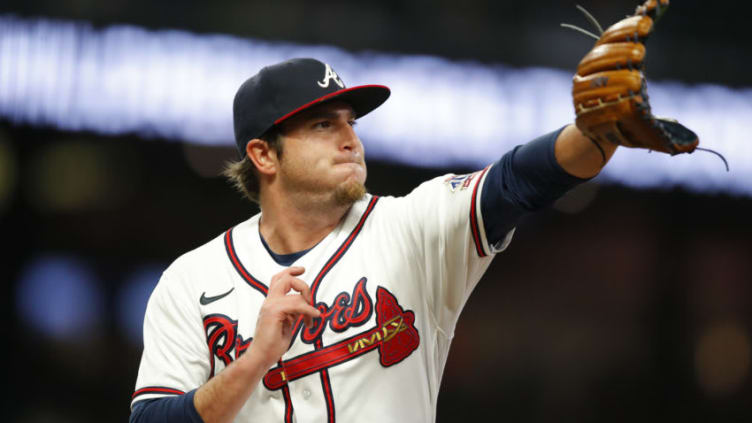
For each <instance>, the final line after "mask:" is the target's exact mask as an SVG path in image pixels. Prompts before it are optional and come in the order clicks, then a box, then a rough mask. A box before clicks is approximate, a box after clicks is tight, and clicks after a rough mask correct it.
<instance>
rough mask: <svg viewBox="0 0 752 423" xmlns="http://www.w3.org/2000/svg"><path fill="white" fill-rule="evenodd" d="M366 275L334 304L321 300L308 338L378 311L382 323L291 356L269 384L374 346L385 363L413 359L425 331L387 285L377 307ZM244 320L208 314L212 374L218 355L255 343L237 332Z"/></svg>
mask: <svg viewBox="0 0 752 423" xmlns="http://www.w3.org/2000/svg"><path fill="white" fill-rule="evenodd" d="M366 282H367V279H366V278H361V279H360V280H359V281H358V283H357V284H356V285H355V287H354V288H353V292H352V294H348V293H346V292H342V293H340V294H339V295H337V297H336V298H335V299H334V301H333V302H332V305H331V306H327V305H326V304H324V303H318V304H317V305H316V307H317V308H318V309H319V310H320V311H321V317H320V318H318V319H314V324H313V326H312V327H311V328H306V329H305V330H303V331H302V333H301V334H300V338H301V340H302V341H303V342H305V343H307V344H311V343H313V342H314V341H316V340H317V339H319V338H320V337H321V334H322V332H323V331H324V328H326V327H329V328H330V329H331V330H332V331H334V332H343V331H345V330H347V329H349V328H352V327H357V326H362V325H363V324H365V323H366V322H367V321H368V320H369V319H370V317H371V315H372V313H373V311H374V309H375V311H376V325H375V326H374V327H372V328H369V329H368V330H366V331H364V332H361V333H359V334H356V335H354V336H351V337H349V338H346V339H344V340H342V341H339V342H337V343H335V344H332V345H329V346H325V347H323V348H321V349H318V350H314V351H311V352H308V353H305V354H301V355H299V356H297V357H293V358H290V359H288V360H285V361H284V362H282V363H281V365H279V366H277V367H275V368H273V369H271V370H270V371H269V372H268V373H267V374H266V376H264V385H265V386H266V387H267V389H271V390H275V389H280V388H282V387H283V386H284V385H285V384H286V383H287V382H289V381H293V380H296V379H299V378H301V377H304V376H307V375H309V374H311V373H315V372H318V371H321V370H325V369H327V368H329V367H332V366H335V365H337V364H340V363H343V362H345V361H348V360H351V359H353V358H355V357H358V356H360V355H362V354H365V353H367V352H369V351H372V350H374V349H377V350H378V351H379V362H380V363H381V365H382V366H384V367H389V366H392V365H394V364H397V363H399V362H400V361H402V360H404V359H405V358H407V357H408V356H409V355H410V354H411V353H412V352H413V351H415V349H417V348H418V345H420V335H419V334H418V330H417V329H416V328H415V326H414V324H415V313H413V312H412V311H411V310H404V309H403V308H402V307H401V306H400V305H399V302H397V299H396V298H395V297H394V295H392V293H391V292H389V291H388V290H387V289H385V288H382V287H380V286H379V287H378V288H377V289H376V306H375V307H374V305H373V300H372V299H371V297H370V296H369V295H368V291H367V290H366ZM237 328H238V322H237V321H236V320H232V319H230V318H229V317H227V316H224V315H220V314H212V315H209V316H206V317H205V318H204V330H205V331H206V333H207V337H206V341H207V345H208V346H209V350H210V352H211V373H210V377H211V376H213V375H214V364H215V360H219V361H221V362H222V363H224V365H225V366H227V365H229V364H230V362H232V360H233V357H232V354H231V353H232V351H233V350H235V358H237V357H240V356H241V355H242V354H243V353H244V352H245V351H246V350H247V349H248V346H249V345H250V343H251V340H252V338H249V339H247V340H244V339H243V338H242V337H241V336H239V335H238V333H237Z"/></svg>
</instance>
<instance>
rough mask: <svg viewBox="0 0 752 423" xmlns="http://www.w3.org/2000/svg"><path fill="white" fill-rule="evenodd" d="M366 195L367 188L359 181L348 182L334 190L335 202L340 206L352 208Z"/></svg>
mask: <svg viewBox="0 0 752 423" xmlns="http://www.w3.org/2000/svg"><path fill="white" fill-rule="evenodd" d="M364 195H366V187H365V186H364V185H363V184H362V183H360V182H358V181H353V180H350V181H347V182H344V183H343V184H341V185H340V186H338V187H337V189H335V190H334V202H335V203H336V204H337V205H338V206H351V205H353V203H355V202H356V201H358V200H360V199H361V198H363V196H364Z"/></svg>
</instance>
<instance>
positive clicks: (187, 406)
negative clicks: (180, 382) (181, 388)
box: [128, 389, 204, 423]
mask: <svg viewBox="0 0 752 423" xmlns="http://www.w3.org/2000/svg"><path fill="white" fill-rule="evenodd" d="M195 393H196V390H195V389H194V390H193V391H190V392H187V393H186V394H185V395H176V396H171V397H164V398H156V399H150V400H143V401H139V402H137V403H135V404H133V412H132V413H131V418H130V419H129V420H128V421H129V423H158V422H159V423H184V422H187V423H204V420H203V419H202V418H201V416H199V414H198V411H196V406H195V405H194V404H193V395H194V394H195Z"/></svg>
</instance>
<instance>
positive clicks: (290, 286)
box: [250, 266, 321, 366]
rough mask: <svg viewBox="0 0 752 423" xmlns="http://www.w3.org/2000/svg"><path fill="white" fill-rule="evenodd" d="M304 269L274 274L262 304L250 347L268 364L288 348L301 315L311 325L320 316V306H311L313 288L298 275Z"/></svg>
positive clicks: (293, 269) (286, 270)
mask: <svg viewBox="0 0 752 423" xmlns="http://www.w3.org/2000/svg"><path fill="white" fill-rule="evenodd" d="M304 271H305V269H304V268H302V267H300V266H294V267H289V268H287V269H285V270H283V271H281V272H279V273H277V274H276V275H274V276H273V277H272V280H271V283H270V284H269V293H268V294H267V297H266V299H265V300H264V303H263V304H262V305H261V310H260V311H259V316H258V320H257V323H256V333H255V335H254V337H253V342H252V343H251V347H250V348H251V351H253V353H254V354H256V355H258V356H259V357H260V358H261V359H262V360H263V361H264V362H265V363H267V364H268V365H269V366H271V365H273V364H274V363H275V362H276V361H277V360H279V358H280V357H282V354H284V353H285V351H287V348H288V347H289V346H290V342H291V340H292V336H293V329H294V327H295V322H297V320H298V318H300V317H302V318H303V320H304V321H305V324H306V325H308V326H310V325H312V324H313V319H314V318H315V317H319V316H320V315H321V313H320V312H319V310H317V309H316V308H314V307H313V306H311V304H310V303H311V290H310V288H309V287H308V284H306V283H305V282H304V281H303V280H301V279H298V278H297V277H296V276H300V275H302V274H303V272H304Z"/></svg>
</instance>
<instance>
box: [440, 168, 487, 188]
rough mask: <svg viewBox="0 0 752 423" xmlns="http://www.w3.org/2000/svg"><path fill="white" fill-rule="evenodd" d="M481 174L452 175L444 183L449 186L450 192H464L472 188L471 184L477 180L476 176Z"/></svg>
mask: <svg viewBox="0 0 752 423" xmlns="http://www.w3.org/2000/svg"><path fill="white" fill-rule="evenodd" d="M478 173H480V172H474V173H469V174H467V175H451V176H449V177H448V178H446V179H445V180H444V183H445V184H447V185H448V186H449V190H450V191H452V192H456V191H457V190H458V189H459V190H463V189H465V188H467V187H469V186H470V182H472V181H473V179H475V176H476V175H478Z"/></svg>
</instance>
